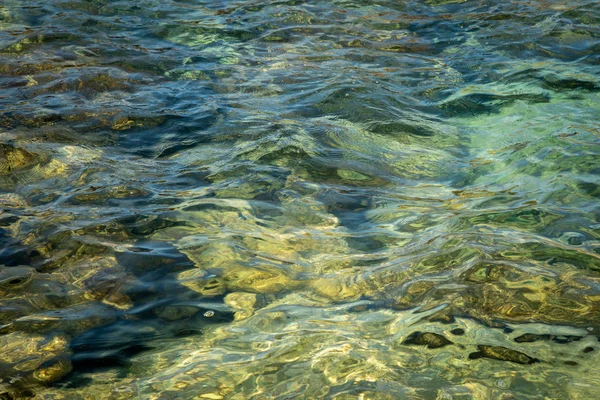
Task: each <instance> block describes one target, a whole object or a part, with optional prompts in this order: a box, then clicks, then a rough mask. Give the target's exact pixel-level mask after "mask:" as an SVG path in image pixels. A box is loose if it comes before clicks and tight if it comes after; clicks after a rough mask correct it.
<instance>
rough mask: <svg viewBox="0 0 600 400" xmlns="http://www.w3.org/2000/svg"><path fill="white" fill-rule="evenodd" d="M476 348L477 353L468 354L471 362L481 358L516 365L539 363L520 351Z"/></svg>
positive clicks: (504, 348)
mask: <svg viewBox="0 0 600 400" xmlns="http://www.w3.org/2000/svg"><path fill="white" fill-rule="evenodd" d="M477 348H478V349H479V351H478V352H475V353H471V354H469V358H470V359H471V360H475V359H478V358H482V357H483V358H491V359H494V360H500V361H510V362H514V363H517V364H533V363H536V362H538V361H540V360H538V359H537V358H533V357H530V356H528V355H527V354H525V353H521V352H520V351H516V350H511V349H509V348H506V347H502V346H486V345H478V346H477Z"/></svg>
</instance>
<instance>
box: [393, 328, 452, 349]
mask: <svg viewBox="0 0 600 400" xmlns="http://www.w3.org/2000/svg"><path fill="white" fill-rule="evenodd" d="M403 344H408V345H411V344H414V345H420V346H427V348H428V349H439V348H440V347H444V346H448V345H449V344H453V343H452V342H451V341H449V340H448V339H446V338H445V337H444V336H442V335H439V334H437V333H432V332H413V333H411V334H410V335H409V336H408V337H407V338H406V340H404V342H403Z"/></svg>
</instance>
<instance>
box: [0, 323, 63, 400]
mask: <svg viewBox="0 0 600 400" xmlns="http://www.w3.org/2000/svg"><path fill="white" fill-rule="evenodd" d="M70 354H71V353H70V350H69V340H68V338H67V337H66V336H65V335H62V334H57V335H54V336H50V337H44V336H40V335H29V334H24V333H20V332H14V333H10V334H7V335H3V336H0V393H8V394H10V395H11V396H13V397H15V398H21V397H28V396H27V393H28V392H29V388H30V387H31V386H34V385H36V384H49V383H52V382H55V381H57V380H59V379H60V378H62V377H63V376H65V375H66V374H68V373H69V372H70V371H71V369H72V365H71V362H70V361H69V359H68V356H69V355H70Z"/></svg>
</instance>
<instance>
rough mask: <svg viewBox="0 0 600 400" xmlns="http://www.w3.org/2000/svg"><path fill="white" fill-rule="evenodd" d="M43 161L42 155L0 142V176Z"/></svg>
mask: <svg viewBox="0 0 600 400" xmlns="http://www.w3.org/2000/svg"><path fill="white" fill-rule="evenodd" d="M42 161H43V157H41V156H39V155H37V154H35V153H31V152H29V151H27V150H25V149H22V148H20V147H15V146H13V145H12V144H8V143H0V176H2V175H8V174H10V173H12V172H14V171H19V170H23V169H26V168H30V167H32V166H34V165H36V164H39V163H40V162H42Z"/></svg>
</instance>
